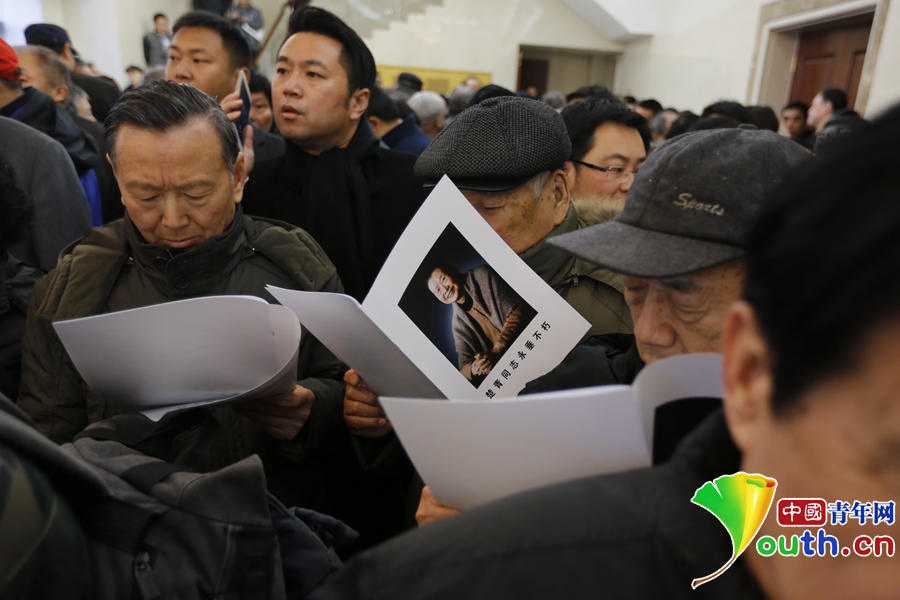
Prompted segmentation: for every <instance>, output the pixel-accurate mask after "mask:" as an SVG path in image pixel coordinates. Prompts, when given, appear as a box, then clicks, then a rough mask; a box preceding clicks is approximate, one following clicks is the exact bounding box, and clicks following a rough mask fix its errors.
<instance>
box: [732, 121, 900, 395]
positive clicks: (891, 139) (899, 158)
mask: <svg viewBox="0 0 900 600" xmlns="http://www.w3.org/2000/svg"><path fill="white" fill-rule="evenodd" d="M872 125H873V126H872V127H871V128H870V129H868V130H867V132H866V134H865V135H851V136H847V137H846V138H845V139H844V141H843V143H842V144H841V146H840V147H839V148H836V149H835V152H834V153H833V154H830V155H828V156H825V157H822V156H816V158H815V159H814V160H813V161H811V164H810V165H809V166H808V167H807V168H806V169H804V170H803V171H802V172H799V173H797V174H795V176H793V177H791V178H790V179H789V181H788V182H787V183H788V185H787V186H786V187H785V189H784V190H783V191H782V193H781V194H780V195H779V198H778V199H777V200H776V201H774V202H773V203H772V204H771V205H770V207H769V208H768V210H766V211H765V212H764V213H763V215H762V217H761V219H760V220H759V221H758V222H757V224H756V226H755V227H754V229H753V232H752V233H751V235H750V238H749V243H748V263H747V265H748V269H747V281H746V286H745V290H744V297H745V298H746V299H747V301H748V302H749V303H750V304H751V305H752V306H753V308H754V311H755V313H756V317H757V319H758V321H759V323H760V327H761V329H762V333H763V335H764V337H765V339H766V342H767V344H768V345H769V349H770V351H771V352H772V354H773V357H774V368H773V373H774V389H775V394H774V397H773V404H774V406H775V410H776V411H780V410H785V409H788V408H789V407H790V406H792V404H793V403H792V400H795V399H796V398H797V397H799V396H800V395H801V394H802V393H803V392H804V391H805V390H807V389H809V388H810V387H812V386H813V385H814V384H816V383H817V382H819V381H821V380H822V379H824V378H826V377H831V376H837V375H840V374H842V373H843V372H845V371H846V370H847V369H850V368H853V366H854V365H855V364H856V358H858V357H859V356H860V354H861V352H860V347H859V346H860V344H861V343H863V342H864V341H865V338H866V336H867V335H869V334H871V333H872V332H873V331H874V330H876V329H877V328H878V326H879V325H880V324H881V323H884V322H885V321H887V320H889V319H894V318H897V317H898V316H900V277H897V273H900V236H898V235H897V232H898V231H900V203H898V202H897V198H898V197H900V154H898V153H897V152H896V151H895V150H894V148H895V146H896V140H897V138H898V136H900V106H895V107H894V108H893V109H891V110H890V111H889V112H888V113H886V114H885V115H883V116H882V117H881V118H879V119H877V120H875V121H874V122H873V123H872ZM847 173H853V176H852V177H848V176H847ZM853 198H861V199H864V203H865V206H864V207H862V208H859V207H857V208H851V207H848V201H850V200H852V199H853ZM851 400H852V399H851V398H848V401H851Z"/></svg>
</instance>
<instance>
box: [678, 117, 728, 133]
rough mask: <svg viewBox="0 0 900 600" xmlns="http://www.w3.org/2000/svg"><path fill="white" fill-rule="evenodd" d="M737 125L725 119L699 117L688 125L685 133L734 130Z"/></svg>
mask: <svg viewBox="0 0 900 600" xmlns="http://www.w3.org/2000/svg"><path fill="white" fill-rule="evenodd" d="M737 126H738V124H737V123H735V122H734V119H729V118H727V117H700V118H699V119H697V120H696V121H694V122H693V123H691V124H690V125H688V128H687V131H707V130H709V129H734V128H735V127H737Z"/></svg>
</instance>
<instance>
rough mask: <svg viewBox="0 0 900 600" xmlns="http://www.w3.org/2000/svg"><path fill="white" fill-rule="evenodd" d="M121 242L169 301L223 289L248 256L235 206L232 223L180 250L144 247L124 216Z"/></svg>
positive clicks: (143, 242)
mask: <svg viewBox="0 0 900 600" xmlns="http://www.w3.org/2000/svg"><path fill="white" fill-rule="evenodd" d="M124 225H125V239H126V240H127V242H128V246H129V248H130V249H131V255H132V257H133V259H134V262H135V265H136V267H137V268H138V269H140V270H141V272H142V273H144V274H145V275H147V277H149V278H150V279H151V281H153V284H154V286H156V287H157V289H159V291H160V292H162V293H163V294H164V295H165V296H167V297H169V298H186V297H191V296H201V295H206V294H209V293H215V292H216V291H217V290H220V291H221V290H224V286H225V282H226V281H227V279H228V276H229V275H230V274H231V272H232V271H234V269H235V267H236V266H237V265H238V263H239V262H240V261H241V260H242V259H243V258H246V255H247V254H252V253H253V249H252V248H251V247H250V245H249V244H247V243H246V241H247V236H246V231H245V228H244V216H243V212H242V211H241V207H240V205H238V207H237V210H236V211H235V215H234V220H232V222H231V225H229V226H228V227H227V228H226V229H225V231H224V232H222V233H221V234H220V235H218V236H216V237H214V238H211V239H209V240H206V241H205V242H203V243H201V244H199V245H197V246H195V247H192V248H188V249H187V250H184V251H178V250H173V249H171V248H169V247H167V246H162V245H157V244H148V243H147V242H146V241H144V238H143V237H142V236H141V234H140V232H138V230H137V228H136V227H135V226H134V224H133V223H131V221H130V220H129V218H128V215H127V213H126V215H125V224H124Z"/></svg>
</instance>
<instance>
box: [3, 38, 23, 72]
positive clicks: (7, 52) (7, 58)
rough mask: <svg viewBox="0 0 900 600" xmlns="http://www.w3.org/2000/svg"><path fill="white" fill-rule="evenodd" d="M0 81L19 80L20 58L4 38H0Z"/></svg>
mask: <svg viewBox="0 0 900 600" xmlns="http://www.w3.org/2000/svg"><path fill="white" fill-rule="evenodd" d="M0 79H5V80H7V81H18V80H19V58H18V57H17V56H16V51H15V50H13V49H12V46H10V45H9V44H7V43H6V41H5V40H4V39H3V38H0Z"/></svg>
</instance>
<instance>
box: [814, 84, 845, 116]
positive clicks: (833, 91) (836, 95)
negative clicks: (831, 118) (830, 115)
mask: <svg viewBox="0 0 900 600" xmlns="http://www.w3.org/2000/svg"><path fill="white" fill-rule="evenodd" d="M819 93H820V94H821V95H822V100H825V101H826V102H831V107H832V110H834V112H837V111H839V110H841V109H843V108H847V92H845V91H844V90H842V89H839V88H825V89H824V90H822V91H821V92H819Z"/></svg>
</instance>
